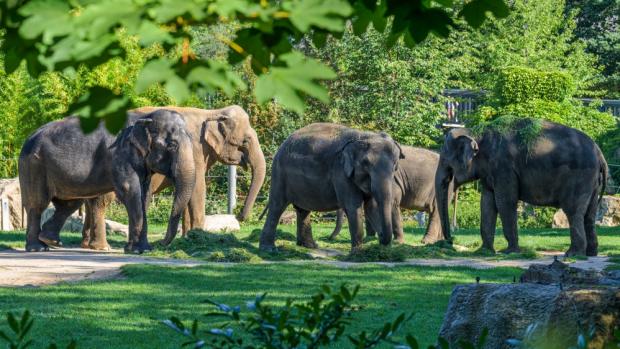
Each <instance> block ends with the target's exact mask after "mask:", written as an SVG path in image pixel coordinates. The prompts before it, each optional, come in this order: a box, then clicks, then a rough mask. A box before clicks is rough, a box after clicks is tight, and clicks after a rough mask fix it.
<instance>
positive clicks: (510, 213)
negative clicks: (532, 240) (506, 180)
mask: <svg viewBox="0 0 620 349" xmlns="http://www.w3.org/2000/svg"><path fill="white" fill-rule="evenodd" d="M517 203H518V199H517V195H516V192H515V191H513V190H502V191H499V192H498V191H497V190H496V191H495V204H496V207H497V211H498V212H499V217H500V219H501V220H502V227H503V231H504V237H505V238H506V240H507V241H508V247H507V248H506V249H504V250H502V252H503V253H518V252H521V249H520V248H519V236H518V230H517ZM483 216H484V215H483ZM489 219H492V217H489ZM489 224H490V223H489ZM487 233H488V234H490V233H491V232H490V231H489V232H487Z"/></svg>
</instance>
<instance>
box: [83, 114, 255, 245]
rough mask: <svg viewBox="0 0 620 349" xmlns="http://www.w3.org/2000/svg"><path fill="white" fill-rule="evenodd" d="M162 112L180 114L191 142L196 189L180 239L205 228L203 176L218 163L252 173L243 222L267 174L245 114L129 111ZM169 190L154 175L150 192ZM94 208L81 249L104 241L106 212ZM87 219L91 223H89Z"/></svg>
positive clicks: (89, 212) (100, 207) (161, 178)
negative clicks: (96, 240) (194, 230)
mask: <svg viewBox="0 0 620 349" xmlns="http://www.w3.org/2000/svg"><path fill="white" fill-rule="evenodd" d="M162 109H165V110H172V111H175V112H177V113H179V114H180V115H181V116H182V117H183V119H184V120H185V125H186V126H185V128H186V130H187V132H188V133H189V134H190V136H191V138H192V149H193V154H194V167H195V173H196V185H195V186H194V192H193V193H192V196H191V198H190V201H189V204H188V206H187V209H186V210H185V211H184V213H183V224H182V232H183V235H185V234H186V233H187V231H189V230H190V229H202V228H203V226H204V212H205V192H206V184H207V183H206V180H205V175H206V173H207V172H208V171H209V169H210V168H211V167H212V166H213V165H214V164H215V163H216V162H217V161H219V162H221V163H224V164H227V165H241V166H242V167H244V168H247V167H248V166H249V167H250V168H251V170H252V179H251V182H250V188H249V191H248V195H247V196H246V198H245V202H244V205H243V209H242V211H241V212H240V213H239V215H238V217H237V218H238V219H239V220H241V221H243V220H245V219H246V218H247V217H248V216H249V215H250V213H251V211H252V207H253V205H254V202H255V201H256V197H257V196H258V193H259V191H260V188H261V187H262V185H263V182H264V181H265V173H266V163H265V156H264V155H263V151H262V149H261V146H260V142H259V141H258V136H257V134H256V131H255V130H254V129H253V128H252V126H251V125H250V118H249V116H248V114H247V113H246V112H245V110H243V108H241V107H240V106H237V105H232V106H228V107H225V108H222V109H213V110H206V109H199V108H190V107H173V106H168V107H142V108H138V109H134V110H132V113H135V114H139V115H140V114H146V113H151V112H153V111H156V110H162ZM168 186H170V181H169V180H167V179H166V177H165V176H163V175H160V174H154V175H153V177H152V178H151V185H150V190H149V192H150V193H157V192H159V191H161V190H163V189H164V188H166V187H168ZM93 207H94V210H86V218H87V221H88V222H92V223H93V225H94V226H96V227H97V228H96V229H93V228H91V227H90V226H88V225H85V226H84V231H85V232H84V233H83V235H84V239H83V243H82V244H83V245H87V239H93V238H94V239H97V238H95V236H102V235H103V236H104V238H103V239H105V229H103V228H100V227H105V225H104V220H105V218H104V213H103V212H102V211H104V210H105V203H104V204H103V205H95V206H93ZM90 217H94V219H93V218H91V219H90V220H89V218H90ZM87 230H88V232H86V231H87Z"/></svg>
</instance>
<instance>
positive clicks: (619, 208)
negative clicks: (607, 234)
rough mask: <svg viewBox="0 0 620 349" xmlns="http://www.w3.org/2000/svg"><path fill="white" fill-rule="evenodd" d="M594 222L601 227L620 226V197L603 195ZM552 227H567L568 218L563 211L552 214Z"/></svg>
mask: <svg viewBox="0 0 620 349" xmlns="http://www.w3.org/2000/svg"><path fill="white" fill-rule="evenodd" d="M596 224H597V225H600V226H602V227H617V226H620V198H619V197H615V196H610V195H604V196H603V199H602V200H601V203H600V205H599V206H598V211H597V212H596ZM552 227H553V228H568V227H569V226H568V218H566V215H565V214H564V211H562V210H558V211H557V212H556V213H555V214H554V215H553V223H552Z"/></svg>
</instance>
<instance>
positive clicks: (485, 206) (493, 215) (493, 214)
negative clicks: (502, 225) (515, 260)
mask: <svg viewBox="0 0 620 349" xmlns="http://www.w3.org/2000/svg"><path fill="white" fill-rule="evenodd" d="M480 211H481V224H480V235H481V236H482V249H485V250H488V251H491V252H495V247H494V246H493V244H494V241H495V226H496V224H497V206H496V205H495V195H494V194H493V192H492V191H490V190H488V189H483V190H482V196H481V198H480ZM515 212H516V211H515Z"/></svg>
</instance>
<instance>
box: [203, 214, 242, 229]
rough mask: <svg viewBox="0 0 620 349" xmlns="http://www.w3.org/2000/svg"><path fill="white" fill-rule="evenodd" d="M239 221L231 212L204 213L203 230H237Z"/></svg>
mask: <svg viewBox="0 0 620 349" xmlns="http://www.w3.org/2000/svg"><path fill="white" fill-rule="evenodd" d="M239 229H241V227H240V226H239V221H238V220H237V218H235V216H234V215H231V214H214V215H206V216H205V223H204V227H203V230H204V231H208V232H212V233H223V232H233V231H239Z"/></svg>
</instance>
